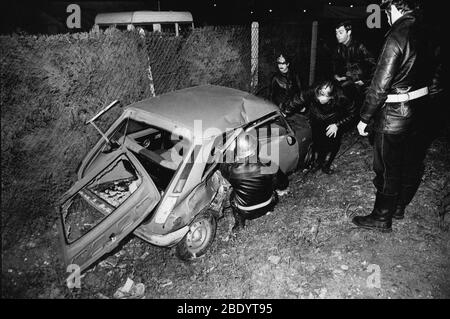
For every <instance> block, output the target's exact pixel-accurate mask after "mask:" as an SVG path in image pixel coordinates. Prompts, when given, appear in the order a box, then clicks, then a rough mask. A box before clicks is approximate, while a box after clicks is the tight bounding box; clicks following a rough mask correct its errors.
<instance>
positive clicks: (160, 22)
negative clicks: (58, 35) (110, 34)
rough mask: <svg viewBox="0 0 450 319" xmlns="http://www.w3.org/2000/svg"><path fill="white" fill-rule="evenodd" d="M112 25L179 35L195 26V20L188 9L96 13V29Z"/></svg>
mask: <svg viewBox="0 0 450 319" xmlns="http://www.w3.org/2000/svg"><path fill="white" fill-rule="evenodd" d="M110 26H115V27H116V28H118V29H123V30H134V29H137V30H139V32H140V33H141V34H142V33H143V34H145V33H146V32H164V33H172V34H174V35H175V36H179V35H180V34H184V33H186V32H188V31H190V30H192V29H193V28H194V20H193V18H192V14H191V13H190V12H187V11H129V12H109V13H99V14H97V15H96V17H95V25H94V30H100V29H107V28H109V27H110Z"/></svg>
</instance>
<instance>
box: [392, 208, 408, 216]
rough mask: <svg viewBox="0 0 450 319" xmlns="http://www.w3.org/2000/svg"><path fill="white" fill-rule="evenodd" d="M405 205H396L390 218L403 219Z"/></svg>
mask: <svg viewBox="0 0 450 319" xmlns="http://www.w3.org/2000/svg"><path fill="white" fill-rule="evenodd" d="M405 208H406V207H405V206H403V205H397V207H396V208H395V212H394V215H392V218H394V219H403V218H405Z"/></svg>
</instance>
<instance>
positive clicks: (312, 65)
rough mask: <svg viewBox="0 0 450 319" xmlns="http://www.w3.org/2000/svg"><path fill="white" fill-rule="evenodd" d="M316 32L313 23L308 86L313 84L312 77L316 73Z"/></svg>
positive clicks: (315, 22)
mask: <svg viewBox="0 0 450 319" xmlns="http://www.w3.org/2000/svg"><path fill="white" fill-rule="evenodd" d="M317 30H318V22H317V21H313V23H312V31H311V58H310V64H309V85H312V84H313V83H314V76H315V73H316V56H317Z"/></svg>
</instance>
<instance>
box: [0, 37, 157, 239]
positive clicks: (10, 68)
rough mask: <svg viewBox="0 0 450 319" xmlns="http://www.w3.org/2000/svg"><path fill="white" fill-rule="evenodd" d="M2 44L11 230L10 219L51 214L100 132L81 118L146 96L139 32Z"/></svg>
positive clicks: (4, 163)
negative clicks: (56, 201) (110, 106)
mask: <svg viewBox="0 0 450 319" xmlns="http://www.w3.org/2000/svg"><path fill="white" fill-rule="evenodd" d="M0 47H1V57H2V60H1V61H2V62H1V66H0V73H1V79H2V82H1V92H2V93H1V124H2V128H1V130H2V131H1V134H2V135H1V146H2V160H1V167H2V226H3V229H4V230H6V231H8V230H9V229H10V228H9V227H7V226H8V225H9V224H10V223H13V224H19V223H20V222H22V223H25V222H26V221H27V220H31V219H34V218H38V217H46V216H48V215H51V212H52V208H51V205H52V204H53V203H54V201H55V200H56V199H57V198H58V196H59V195H60V194H61V193H62V192H64V191H65V190H66V189H67V188H68V187H69V185H70V183H72V182H73V180H74V177H75V174H74V173H75V168H76V166H77V165H78V163H79V161H80V160H81V158H82V157H83V155H84V154H85V153H86V152H87V150H88V149H89V148H90V147H91V146H92V144H93V143H94V142H95V141H96V140H97V139H98V134H97V133H96V132H95V131H94V129H93V128H91V127H86V126H85V125H84V122H85V121H86V119H88V118H89V117H91V116H93V115H94V114H95V113H96V112H98V111H99V110H100V109H101V108H102V107H104V106H106V105H107V104H109V103H110V102H111V101H113V100H115V99H119V100H120V101H122V102H123V103H124V104H125V105H126V104H128V103H130V102H133V101H137V100H140V99H142V98H144V97H147V96H149V83H148V78H147V73H146V65H147V63H148V62H147V53H146V50H145V46H144V42H143V41H142V39H140V38H139V36H138V35H137V34H132V33H127V34H126V33H123V32H119V31H115V30H108V31H106V32H102V33H78V34H72V35H69V34H65V35H56V36H40V37H36V36H3V37H1V38H0ZM118 112H120V109H117V110H115V113H114V111H112V112H111V114H107V115H106V116H105V122H108V123H110V122H111V121H112V118H114V117H115V116H117V113H118ZM5 226H6V227H5ZM11 230H13V231H14V234H17V230H14V229H11ZM6 235H8V234H5V231H3V232H2V236H3V239H7V238H6V237H5V236H6ZM9 235H11V234H9ZM7 237H8V236H7Z"/></svg>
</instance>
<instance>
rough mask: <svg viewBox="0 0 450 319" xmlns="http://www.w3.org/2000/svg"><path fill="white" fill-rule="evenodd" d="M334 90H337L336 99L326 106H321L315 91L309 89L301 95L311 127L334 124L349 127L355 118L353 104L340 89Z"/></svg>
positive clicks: (355, 113)
mask: <svg viewBox="0 0 450 319" xmlns="http://www.w3.org/2000/svg"><path fill="white" fill-rule="evenodd" d="M336 89H337V90H338V93H337V94H336V95H337V97H336V98H335V99H332V100H330V102H328V103H326V104H321V103H320V102H319V101H318V100H317V98H316V96H315V89H310V90H308V91H306V92H304V93H303V94H302V98H301V101H302V105H305V106H306V108H307V110H308V118H309V121H310V123H311V125H313V126H316V125H320V126H323V125H324V126H328V125H330V124H336V125H337V126H338V127H339V128H342V127H343V126H348V125H350V124H351V123H353V121H354V119H355V118H357V112H356V108H355V103H354V102H352V101H350V100H349V99H348V98H347V97H345V95H344V94H343V93H342V89H341V88H339V87H338V88H336Z"/></svg>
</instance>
